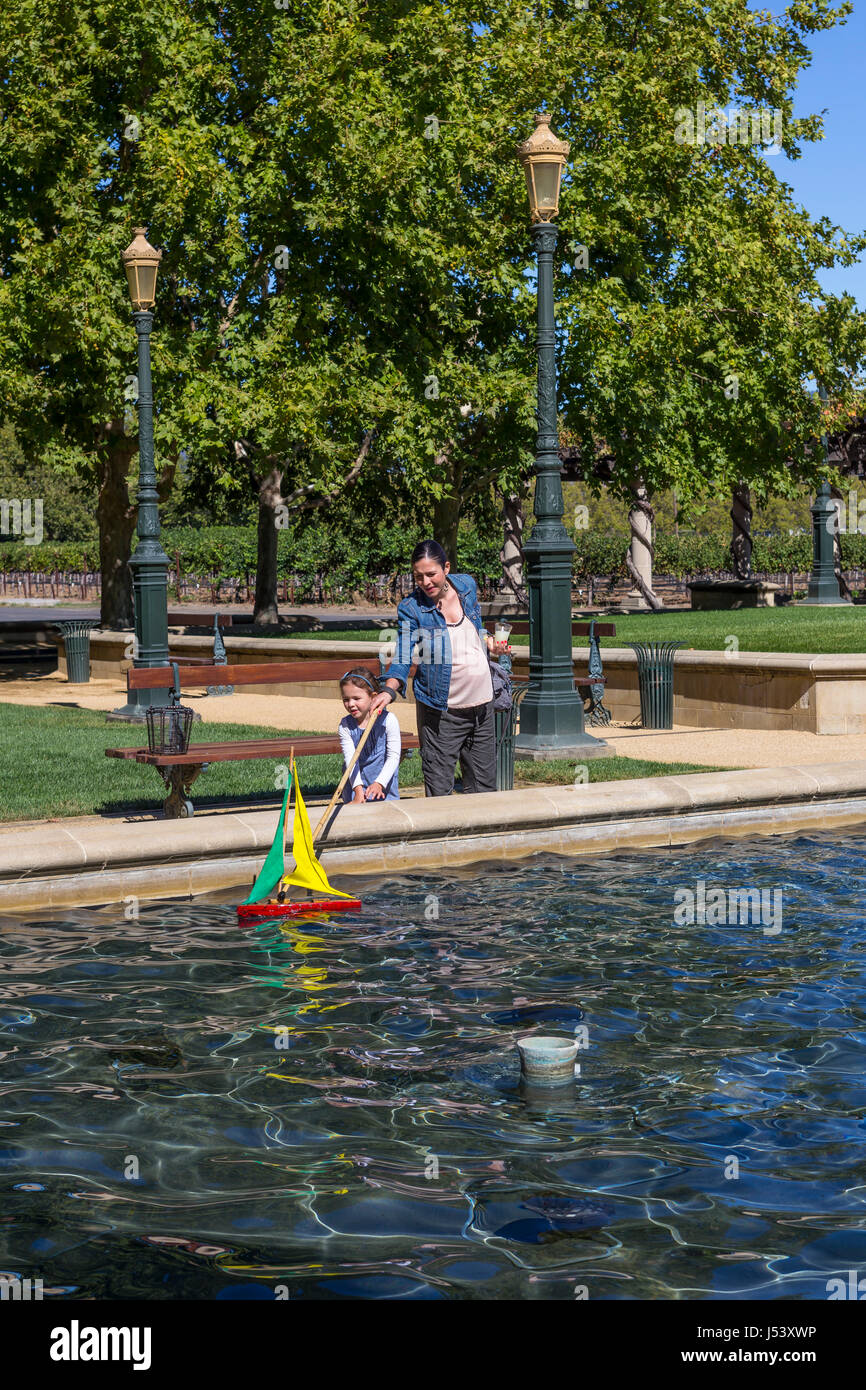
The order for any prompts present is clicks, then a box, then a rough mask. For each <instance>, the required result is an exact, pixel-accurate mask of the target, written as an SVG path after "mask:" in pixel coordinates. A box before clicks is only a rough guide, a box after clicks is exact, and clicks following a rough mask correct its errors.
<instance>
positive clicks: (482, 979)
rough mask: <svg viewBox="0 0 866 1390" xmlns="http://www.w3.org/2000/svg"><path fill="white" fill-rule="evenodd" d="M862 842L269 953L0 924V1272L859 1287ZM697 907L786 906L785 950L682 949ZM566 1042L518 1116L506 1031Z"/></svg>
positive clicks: (609, 1290)
mask: <svg viewBox="0 0 866 1390" xmlns="http://www.w3.org/2000/svg"><path fill="white" fill-rule="evenodd" d="M864 848H866V837H864V836H859V835H851V836H842V837H840V836H838V835H835V834H834V835H833V836H830V835H829V834H828V835H826V836H824V835H815V836H812V837H809V838H801V839H798V840H785V839H774V840H767V841H763V842H759V843H756V844H754V845H751V844H749V843H742V844H741V843H736V844H733V843H731V842H722V841H719V842H717V843H715V844H713V845H710V846H707V845H702V846H699V847H697V848H695V849H685V850H675V851H672V852H671V851H665V852H657V853H648V854H642V855H618V856H614V857H612V858H609V859H606V860H604V861H598V862H591V861H586V860H575V859H570V860H565V859H560V858H558V857H555V856H545V857H538V858H534V859H531V860H524V861H518V862H516V863H515V864H514V865H513V866H508V865H505V866H503V865H501V864H498V863H496V864H483V865H477V866H475V867H473V868H472V869H467V870H463V871H459V872H452V873H448V874H437V875H435V876H432V875H431V876H428V877H427V878H426V879H425V878H424V877H423V876H421V875H414V874H413V875H405V876H399V877H390V878H383V879H381V880H377V881H376V882H375V883H372V882H371V881H369V880H362V881H360V889H361V892H362V896H363V898H364V911H363V912H362V913H361V914H359V915H356V916H354V917H352V916H348V915H347V916H336V915H335V916H334V917H333V918H331V919H329V920H325V921H318V922H316V921H305V922H295V923H292V924H291V925H289V926H284V927H283V928H280V927H278V926H275V925H274V924H272V923H271V924H268V925H265V926H262V927H260V928H258V929H250V928H243V929H242V928H240V927H239V926H238V922H237V918H236V915H235V912H234V899H233V898H232V899H231V900H228V899H226V900H224V901H219V902H218V901H215V900H212V899H211V900H198V901H196V902H194V903H191V904H190V903H182V904H164V903H163V904H159V905H148V904H146V903H145V904H142V906H141V909H140V915H139V917H138V919H137V920H136V919H135V918H134V917H131V919H130V920H127V919H126V918H124V916H123V915H122V913H121V912H120V911H118V909H116V908H112V909H107V908H106V909H101V910H81V911H79V912H76V913H68V914H64V915H63V917H62V919H60V920H49V919H47V918H46V919H44V920H39V921H37V920H36V919H29V920H27V922H26V923H25V922H20V921H15V920H13V919H11V918H8V917H7V918H3V919H0V1000H2V1002H0V1193H2V1201H0V1271H3V1272H4V1273H7V1274H18V1275H20V1276H23V1277H27V1276H30V1277H32V1278H33V1277H39V1276H41V1277H42V1278H43V1280H44V1293H45V1297H49V1296H50V1297H54V1298H72V1299H75V1298H125V1297H136V1298H163V1299H164V1298H181V1299H184V1298H187V1299H189V1298H204V1299H228V1298H266V1299H271V1300H273V1299H275V1298H290V1299H322V1298H357V1297H361V1298H401V1299H418V1298H421V1299H442V1298H500V1299H527V1298H556V1299H573V1298H576V1297H584V1296H585V1297H588V1298H589V1299H590V1300H593V1299H645V1298H659V1299H669V1298H696V1299H702V1298H712V1299H720V1298H738V1297H739V1298H742V1297H747V1298H751V1299H774V1298H787V1299H790V1298H796V1299H825V1298H826V1297H827V1281H828V1280H829V1279H831V1278H833V1277H843V1278H846V1279H847V1277H848V1271H849V1270H852V1269H853V1270H859V1271H860V1272H861V1273H862V1274H866V1176H864V1174H866V1166H864V1159H866V1120H864V1107H866V1032H864V1017H866V1015H864V988H863V984H864V948H866V932H864V918H866V914H864V911H863V901H864V882H866V869H864ZM699 881H703V882H704V883H705V885H706V887H705V892H706V893H707V894H708V893H709V891H710V889H711V888H712V887H714V886H719V885H720V886H722V887H723V888H724V889H725V890H726V891H727V890H729V889H731V888H740V887H749V888H756V889H761V888H764V889H769V890H777V889H778V890H780V891H781V894H782V897H781V899H780V900H779V901H780V902H781V904H782V907H783V916H782V921H781V929H780V930H776V929H774V928H772V927H770V928H769V929H768V927H767V926H766V924H763V925H762V924H761V922H757V923H754V924H753V923H751V922H748V921H746V922H745V923H744V924H742V925H741V924H740V923H739V921H738V922H737V923H736V924H732V925H715V924H713V925H707V924H704V923H700V922H695V923H694V924H692V925H689V924H685V925H675V924H674V904H675V901H679V902H681V901H683V897H682V895H681V896H680V898H678V899H676V900H675V897H674V895H675V893H676V892H677V890H682V889H691V890H692V891H694V892H695V893H697V892H698V889H697V884H698V883H699ZM342 886H344V887H351V886H353V885H352V884H350V883H346V882H343V884H342ZM355 886H358V881H356V882H355ZM126 911H127V912H128V913H130V914H132V913H134V911H135V904H134V902H132V903H130V904H129V905H128V906H127V909H126ZM575 1029H577V1030H578V1033H577V1036H578V1037H579V1038H580V1039H581V1041H583V1042H585V1043H586V1044H587V1045H586V1046H585V1047H584V1048H583V1049H582V1050H581V1052H580V1054H579V1060H580V1067H581V1070H580V1075H579V1076H578V1077H577V1078H576V1080H575V1082H574V1083H573V1085H569V1086H566V1087H565V1088H564V1090H563V1089H558V1090H554V1091H552V1092H544V1091H541V1092H539V1091H532V1090H528V1089H527V1088H526V1087H525V1085H524V1084H523V1083H522V1081H521V1079H520V1073H519V1061H518V1057H517V1051H516V1048H515V1046H514V1043H515V1040H516V1039H517V1038H518V1037H520V1036H522V1035H523V1033H525V1032H527V1031H536V1032H538V1031H544V1032H551V1031H552V1032H555V1033H564V1034H574V1032H575ZM583 1029H585V1030H586V1031H585V1032H583V1031H581V1030H583Z"/></svg>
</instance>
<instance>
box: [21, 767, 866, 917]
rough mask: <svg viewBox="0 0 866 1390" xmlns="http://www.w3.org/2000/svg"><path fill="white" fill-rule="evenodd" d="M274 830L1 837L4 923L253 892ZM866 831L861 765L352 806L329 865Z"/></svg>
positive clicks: (78, 824)
mask: <svg viewBox="0 0 866 1390" xmlns="http://www.w3.org/2000/svg"><path fill="white" fill-rule="evenodd" d="M275 819H276V812H275V810H273V809H269V810H266V811H250V812H242V813H237V812H216V813H210V814H207V813H205V814H199V815H197V816H195V817H194V818H193V819H191V820H175V821H164V820H158V821H157V820H155V821H141V820H136V821H130V822H117V821H114V820H112V821H103V820H98V819H95V818H88V819H87V820H68V821H65V822H63V821H58V822H56V823H51V822H49V823H46V824H44V825H42V826H39V827H34V826H33V825H29V826H26V827H23V828H22V829H20V830H19V829H17V828H13V827H11V826H7V827H5V828H4V830H3V833H2V835H0V916H3V915H6V914H8V913H9V912H19V911H24V912H36V911H44V910H45V909H46V908H61V907H85V906H100V905H108V904H112V903H123V902H124V900H125V899H132V898H136V899H154V898H189V897H193V896H196V895H198V894H202V893H212V892H217V891H220V890H226V889H231V888H239V889H243V890H244V893H246V891H247V890H248V886H249V884H250V883H251V882H252V880H253V878H254V876H255V874H256V873H257V872H258V870H259V868H260V867H261V864H262V862H263V860H264V856H265V854H266V853H267V850H268V848H269V846H270V842H271V837H272V836H273V833H274V825H275ZM864 821H866V760H863V761H857V762H848V763H818V764H814V765H809V766H805V767H796V766H791V767H774V768H749V769H746V770H744V771H741V772H703V773H690V774H688V775H686V776H681V777H646V778H635V779H634V780H629V781H625V782H601V783H595V784H584V785H580V786H577V787H531V788H521V789H520V790H518V791H516V792H491V793H488V794H486V795H472V796H455V797H442V798H435V799H432V798H431V799H417V800H416V799H414V798H413V799H411V800H408V799H407V800H405V801H401V802H399V803H395V802H389V803H385V804H382V805H377V806H369V805H368V806H353V805H348V806H344V807H343V808H342V809H341V810H340V812H339V814H338V816H337V819H336V821H335V822H333V823H332V826H331V829H330V832H329V836H328V839H327V840H326V841H325V842H324V844H323V846H322V850H321V856H322V863H323V864H324V866H325V869H326V871H327V872H328V874H329V876H330V875H334V876H335V877H337V876H339V875H342V874H376V875H379V876H381V875H383V874H388V873H401V872H406V871H409V870H413V869H414V870H419V869H420V870H431V869H436V868H447V867H458V866H464V865H468V864H472V863H474V862H478V861H482V860H496V859H514V858H523V857H525V856H527V855H531V854H538V853H554V854H564V855H579V854H587V855H588V854H593V855H597V854H611V853H614V852H616V851H617V850H638V849H654V848H655V849H658V848H670V847H674V846H678V845H688V844H696V843H698V842H700V841H701V840H706V839H711V838H714V837H717V836H728V837H734V838H736V837H741V836H745V835H762V836H766V835H779V834H792V833H797V832H802V831H809V830H826V829H832V828H837V827H838V828H843V827H846V826H847V827H851V826H855V825H859V824H862V823H863V822H864Z"/></svg>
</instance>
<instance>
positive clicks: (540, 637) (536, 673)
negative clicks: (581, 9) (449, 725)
mask: <svg viewBox="0 0 866 1390" xmlns="http://www.w3.org/2000/svg"><path fill="white" fill-rule="evenodd" d="M569 149H570V146H569V142H568V141H567V140H558V139H557V137H556V136H555V135H554V134H553V131H552V130H551V129H550V117H549V116H548V114H547V113H546V112H544V111H540V112H539V113H538V115H537V116H536V117H535V130H534V131H533V132H532V134H531V135H530V137H529V139H528V140H524V142H523V144H521V145H518V147H517V157H518V159H519V160H520V163H521V164H522V166H523V171H524V173H525V175H526V187H527V191H528V193H529V211H530V215H531V218H532V228H531V235H532V239H533V241H534V243H535V249H536V253H537V256H538V291H537V298H538V307H537V315H538V338H537V344H538V406H537V409H536V419H537V422H538V438H537V443H536V451H535V496H534V501H533V511H534V513H535V524H534V526H533V528H532V532H531V534H530V535H529V537H528V538H527V539H526V541H525V542H524V547H523V549H524V555H525V557H526V572H527V588H528V590H529V685H528V687H527V691H526V694H525V696H524V699H523V703H522V705H521V706H520V733H519V735H518V737H517V740H516V742H515V755H516V756H517V757H518V758H524V759H527V760H530V761H533V762H543V761H546V760H548V759H552V758H566V757H575V758H593V757H600V756H602V757H603V756H607V755H608V754H610V753H612V752H613V748H612V747H611V745H610V744H608V743H604V742H602V741H601V740H600V739H597V738H593V737H592V735H591V734H588V733H587V732H586V729H585V727H584V715H583V700H582V699H581V697H580V693H579V691H578V690H577V688H576V686H575V683H574V665H573V661H572V646H571V644H572V636H571V570H572V556H573V555H574V551H575V546H574V543H573V541H572V540H571V537H570V536H569V534H568V532H567V531H566V529H565V527H564V526H563V524H562V512H563V502H562V480H561V476H560V474H561V471H562V468H561V464H560V459H559V431H558V428H557V419H556V318H555V314H554V302H553V255H554V251H555V249H556V237H557V231H556V227H555V226H554V225H553V218H554V217H556V215H557V213H558V212H559V189H560V185H561V183H562V171H563V168H564V167H565V161H566V158H567V156H568V152H569Z"/></svg>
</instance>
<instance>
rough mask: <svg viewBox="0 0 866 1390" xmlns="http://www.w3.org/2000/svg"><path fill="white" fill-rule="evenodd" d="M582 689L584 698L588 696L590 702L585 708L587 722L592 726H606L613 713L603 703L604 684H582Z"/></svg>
mask: <svg viewBox="0 0 866 1390" xmlns="http://www.w3.org/2000/svg"><path fill="white" fill-rule="evenodd" d="M580 691H581V694H582V695H583V697H584V699H587V698H588V703H587V705H586V706H585V708H584V716H585V719H586V723H587V724H589V725H590V727H592V728H599V727H604V728H606V727H607V725H608V724H609V723H610V720H611V713H610V710H609V709H605V707H604V705H603V703H602V701H603V700H604V686H603V685H598V684H595V683H594V684H592V685H589V686H586V685H582V686H581V687H580ZM585 692H586V693H585Z"/></svg>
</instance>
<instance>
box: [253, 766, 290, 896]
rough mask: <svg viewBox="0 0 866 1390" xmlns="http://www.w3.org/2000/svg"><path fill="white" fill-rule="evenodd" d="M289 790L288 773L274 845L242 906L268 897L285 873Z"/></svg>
mask: <svg viewBox="0 0 866 1390" xmlns="http://www.w3.org/2000/svg"><path fill="white" fill-rule="evenodd" d="M291 790H292V775H291V773H289V780H288V783H287V784H286V794H285V796H284V797H283V809H282V811H281V812H280V819H279V821H278V822H277V833H276V835H275V836H274V843H273V844H272V845H271V848H270V850H269V851H268V857H267V859H266V860H265V862H264V864H263V865H262V871H261V873H260V874H259V876H258V878H257V879H256V881H255V883H254V884H253V889H252V892H251V893H250V896H249V897H248V898H247V900H246V903H245V904H244V906H246V905H247V904H248V903H260V902H261V901H262V899H263V898H267V897H269V896H270V894H271V893H273V891H274V889H275V888H276V886H277V884H278V883H279V881H280V879H281V878H282V876H283V873H284V872H285V835H286V829H285V827H286V816H287V814H288V809H289V794H290V793H291Z"/></svg>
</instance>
